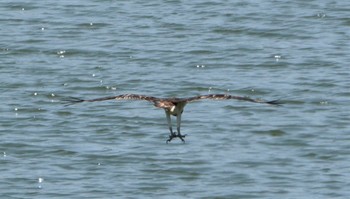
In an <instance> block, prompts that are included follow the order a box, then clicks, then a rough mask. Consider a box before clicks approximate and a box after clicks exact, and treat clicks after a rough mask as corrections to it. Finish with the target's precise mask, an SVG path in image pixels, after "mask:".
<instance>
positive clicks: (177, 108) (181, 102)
mask: <svg viewBox="0 0 350 199" xmlns="http://www.w3.org/2000/svg"><path fill="white" fill-rule="evenodd" d="M204 99H209V100H230V99H234V100H242V101H248V102H254V103H262V104H270V105H280V104H281V103H280V102H279V101H278V100H272V101H263V100H260V99H252V98H249V97H242V96H234V95H227V94H209V95H198V96H195V97H188V98H175V97H173V98H158V97H153V96H147V95H137V94H123V95H117V96H110V97H102V98H96V99H87V100H84V99H80V98H75V97H71V98H69V99H67V100H65V101H66V102H67V105H71V104H76V103H81V102H98V101H106V100H145V101H149V102H151V103H153V105H154V106H155V107H157V108H162V109H164V110H165V115H166V119H167V122H168V126H169V131H170V135H169V138H168V139H167V140H166V143H169V142H170V141H171V140H172V139H174V138H180V139H181V141H182V142H185V139H184V138H185V136H186V135H182V134H181V132H180V127H181V115H182V113H183V111H184V107H185V106H186V104H187V103H189V102H193V101H198V100H204ZM171 115H172V116H175V117H176V123H177V126H176V127H177V132H174V131H173V128H172V124H171Z"/></svg>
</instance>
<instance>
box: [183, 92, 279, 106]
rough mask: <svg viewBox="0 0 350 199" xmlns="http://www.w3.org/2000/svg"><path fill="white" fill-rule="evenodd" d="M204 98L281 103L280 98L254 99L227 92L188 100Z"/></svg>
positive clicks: (188, 99)
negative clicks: (268, 99)
mask: <svg viewBox="0 0 350 199" xmlns="http://www.w3.org/2000/svg"><path fill="white" fill-rule="evenodd" d="M203 99H210V100H229V99H235V100H242V101H248V102H254V103H263V104H271V105H280V104H281V103H280V102H279V101H278V100H272V101H264V100H261V99H252V98H250V97H242V96H234V95H226V94H211V95H199V96H196V97H190V98H187V99H186V101H187V102H193V101H197V100H203Z"/></svg>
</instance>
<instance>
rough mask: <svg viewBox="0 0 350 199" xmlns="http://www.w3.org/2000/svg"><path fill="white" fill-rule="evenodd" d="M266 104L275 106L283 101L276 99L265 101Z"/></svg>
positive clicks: (280, 104)
mask: <svg viewBox="0 0 350 199" xmlns="http://www.w3.org/2000/svg"><path fill="white" fill-rule="evenodd" d="M266 104H271V105H275V106H282V104H283V103H282V102H281V101H280V100H279V99H278V100H271V101H267V102H266Z"/></svg>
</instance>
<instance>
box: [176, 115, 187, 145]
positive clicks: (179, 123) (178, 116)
mask: <svg viewBox="0 0 350 199" xmlns="http://www.w3.org/2000/svg"><path fill="white" fill-rule="evenodd" d="M181 115H182V113H179V114H177V116H176V122H177V135H176V136H177V137H179V138H180V139H181V141H182V142H185V140H184V137H185V136H186V135H181V133H180V128H181Z"/></svg>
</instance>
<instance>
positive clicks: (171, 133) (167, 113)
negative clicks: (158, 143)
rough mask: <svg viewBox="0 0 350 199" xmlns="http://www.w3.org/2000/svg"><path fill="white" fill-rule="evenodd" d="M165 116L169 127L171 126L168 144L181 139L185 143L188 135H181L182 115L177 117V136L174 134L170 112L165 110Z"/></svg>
mask: <svg viewBox="0 0 350 199" xmlns="http://www.w3.org/2000/svg"><path fill="white" fill-rule="evenodd" d="M165 115H166V119H167V121H168V126H169V131H170V135H169V139H167V141H166V143H168V142H170V141H171V140H172V139H173V138H176V137H178V138H180V139H181V140H182V142H185V140H184V137H185V136H186V135H181V133H180V125H181V114H178V115H177V118H176V121H177V134H176V133H174V131H173V128H172V125H171V117H170V112H169V111H167V110H165Z"/></svg>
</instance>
